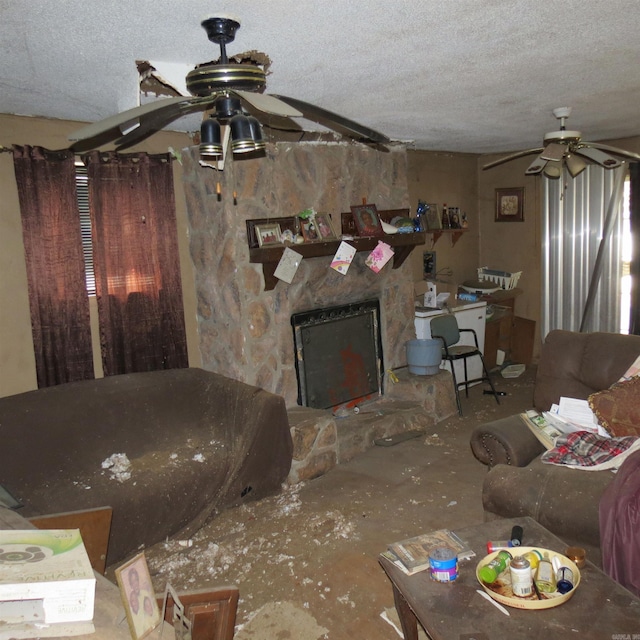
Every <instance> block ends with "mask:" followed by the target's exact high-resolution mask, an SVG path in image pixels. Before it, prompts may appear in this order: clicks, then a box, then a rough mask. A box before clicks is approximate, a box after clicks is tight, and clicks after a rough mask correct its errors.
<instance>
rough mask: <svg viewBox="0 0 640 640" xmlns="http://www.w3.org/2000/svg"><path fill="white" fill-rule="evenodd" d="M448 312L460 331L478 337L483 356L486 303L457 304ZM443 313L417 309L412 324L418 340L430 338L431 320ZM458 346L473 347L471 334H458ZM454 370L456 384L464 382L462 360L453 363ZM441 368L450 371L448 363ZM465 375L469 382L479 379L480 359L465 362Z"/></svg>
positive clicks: (444, 363)
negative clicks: (468, 331) (452, 316)
mask: <svg viewBox="0 0 640 640" xmlns="http://www.w3.org/2000/svg"><path fill="white" fill-rule="evenodd" d="M449 310H450V311H451V312H453V313H454V314H455V316H456V320H457V321H458V327H459V328H460V329H473V330H474V331H475V332H476V335H477V337H478V347H479V348H480V351H481V352H482V353H483V354H484V329H485V325H486V321H487V303H486V302H469V303H468V304H459V305H456V306H450V307H449ZM442 313H443V312H442V311H440V310H437V311H431V310H429V311H421V310H420V307H417V309H416V313H415V319H414V324H415V327H416V337H417V338H420V339H428V338H431V326H430V323H431V318H433V317H434V316H437V315H441V314H442ZM460 338H461V339H460V342H459V344H471V345H475V343H474V341H473V334H471V333H467V332H466V331H465V332H463V333H461V334H460ZM454 365H455V368H456V379H457V381H458V382H462V380H464V363H463V362H462V360H458V361H457V362H455V363H454ZM441 366H442V367H443V368H446V369H449V370H451V366H450V364H449V363H448V362H443V363H442V365H441ZM467 373H468V377H469V380H472V379H473V378H481V377H482V375H483V371H482V362H481V361H480V358H471V359H469V361H468V362H467Z"/></svg>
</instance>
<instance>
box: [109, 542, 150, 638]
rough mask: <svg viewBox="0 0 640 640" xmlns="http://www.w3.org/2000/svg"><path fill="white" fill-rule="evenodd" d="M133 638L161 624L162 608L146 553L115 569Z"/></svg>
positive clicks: (140, 636) (146, 633) (145, 634)
mask: <svg viewBox="0 0 640 640" xmlns="http://www.w3.org/2000/svg"><path fill="white" fill-rule="evenodd" d="M115 574H116V580H117V581H118V587H119V588H120V596H121V597H122V603H123V605H124V610H125V613H126V614H127V622H128V623H129V630H130V631H131V638H132V639H133V640H141V638H144V637H145V636H148V635H149V634H150V633H151V632H152V631H153V630H154V629H155V628H156V627H157V626H158V625H159V624H160V610H159V609H158V603H157V601H156V597H155V593H154V590H153V585H152V584H151V576H150V575H149V568H148V567H147V559H146V557H145V555H144V553H139V554H138V555H137V556H135V557H134V558H132V559H131V560H129V561H128V562H126V563H125V564H123V565H122V566H120V567H118V568H117V569H116V570H115Z"/></svg>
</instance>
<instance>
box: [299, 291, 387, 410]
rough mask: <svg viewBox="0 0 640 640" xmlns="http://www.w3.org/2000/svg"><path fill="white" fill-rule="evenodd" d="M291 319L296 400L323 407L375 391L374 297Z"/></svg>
mask: <svg viewBox="0 0 640 640" xmlns="http://www.w3.org/2000/svg"><path fill="white" fill-rule="evenodd" d="M291 324H292V326H293V336H294V347H295V354H296V372H297V375H298V403H299V404H300V405H302V406H307V407H314V408H316V409H328V408H332V407H337V406H340V405H345V404H346V405H355V404H357V403H358V402H359V401H360V402H361V401H363V400H365V399H369V398H371V397H373V396H379V395H381V393H382V371H383V360H382V340H381V335H380V305H379V302H378V300H367V301H364V302H359V303H354V304H348V305H342V306H337V307H329V308H324V309H314V310H312V311H306V312H302V313H296V314H294V315H293V316H291Z"/></svg>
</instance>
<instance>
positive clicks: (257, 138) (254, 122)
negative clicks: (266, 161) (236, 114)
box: [247, 116, 267, 151]
mask: <svg viewBox="0 0 640 640" xmlns="http://www.w3.org/2000/svg"><path fill="white" fill-rule="evenodd" d="M247 119H248V120H249V127H250V128H251V137H252V138H253V142H254V144H255V148H256V151H262V150H263V149H265V148H266V146H267V143H266V142H265V140H264V137H263V135H262V127H261V126H260V122H258V118H254V117H253V116H247Z"/></svg>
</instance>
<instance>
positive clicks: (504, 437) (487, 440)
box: [471, 415, 544, 467]
mask: <svg viewBox="0 0 640 640" xmlns="http://www.w3.org/2000/svg"><path fill="white" fill-rule="evenodd" d="M471 450H472V451H473V455H474V456H475V457H476V458H477V459H478V460H480V462H482V463H483V464H486V465H488V466H489V467H494V466H495V465H497V464H507V465H511V466H514V467H525V466H526V465H528V464H529V462H531V461H532V460H533V459H534V458H535V457H536V456H538V455H540V454H541V453H542V452H543V451H544V447H543V446H542V444H540V442H539V441H538V439H537V438H536V437H535V436H534V435H533V433H531V431H530V430H529V429H528V427H527V426H526V425H525V424H524V422H522V418H520V416H519V415H514V416H509V417H508V418H501V419H500V420H495V421H494V422H487V423H485V424H481V425H479V426H477V427H476V428H475V429H474V430H473V432H472V433H471Z"/></svg>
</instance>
